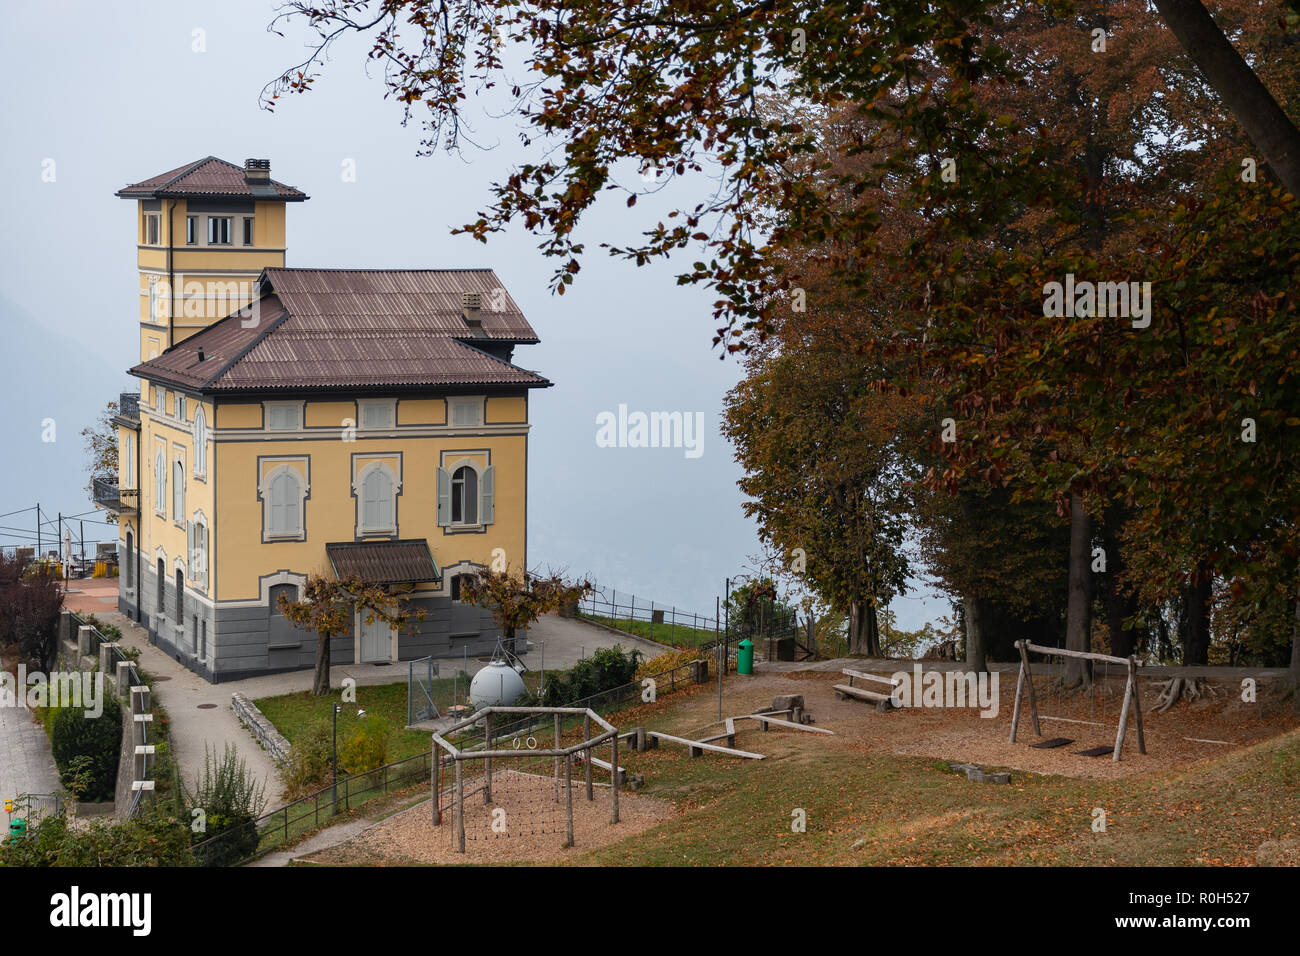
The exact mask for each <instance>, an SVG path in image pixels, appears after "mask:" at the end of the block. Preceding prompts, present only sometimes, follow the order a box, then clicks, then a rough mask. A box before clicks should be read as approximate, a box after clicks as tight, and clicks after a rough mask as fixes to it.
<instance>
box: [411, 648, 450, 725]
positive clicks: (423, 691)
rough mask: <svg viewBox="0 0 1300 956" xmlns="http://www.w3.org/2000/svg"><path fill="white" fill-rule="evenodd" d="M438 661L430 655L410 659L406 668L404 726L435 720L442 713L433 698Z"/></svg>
mask: <svg viewBox="0 0 1300 956" xmlns="http://www.w3.org/2000/svg"><path fill="white" fill-rule="evenodd" d="M437 679H438V662H437V661H435V660H434V659H433V658H432V657H421V658H420V659H419V660H417V661H411V662H410V663H409V664H408V665H407V669H406V726H408V727H409V726H411V725H412V724H415V723H419V722H420V721H422V720H436V719H437V718H439V717H441V716H442V714H441V713H440V712H439V711H438V703H437V701H435V700H434V696H435V691H434V688H435V686H436V685H435V683H434V682H435V681H437Z"/></svg>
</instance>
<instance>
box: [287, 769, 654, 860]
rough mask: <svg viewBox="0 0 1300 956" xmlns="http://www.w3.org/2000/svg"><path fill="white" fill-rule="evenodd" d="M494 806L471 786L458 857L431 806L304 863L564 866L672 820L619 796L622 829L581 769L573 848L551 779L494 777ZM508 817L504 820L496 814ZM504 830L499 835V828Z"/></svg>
mask: <svg viewBox="0 0 1300 956" xmlns="http://www.w3.org/2000/svg"><path fill="white" fill-rule="evenodd" d="M492 776H493V793H492V796H493V801H492V803H490V804H487V805H485V804H484V803H483V802H482V791H479V792H478V793H477V794H474V795H470V791H471V790H473V789H475V788H477V787H478V785H479V784H480V783H481V778H480V779H477V780H473V781H470V780H467V781H466V782H465V790H466V799H465V852H464V853H463V854H462V853H457V852H456V849H455V843H454V842H453V841H454V840H455V832H456V829H455V816H454V814H453V813H451V812H450V811H449V810H444V813H443V825H442V826H440V827H435V826H433V824H432V821H431V812H430V806H429V803H428V801H425V802H423V803H420V804H418V805H416V806H414V807H411V808H410V809H408V810H404V811H403V812H401V813H399V814H397V815H395V816H392V817H390V818H388V819H387V820H384V821H382V822H380V823H378V824H376V825H375V826H373V827H371V828H370V829H368V830H366V831H365V832H363V833H361V834H359V835H358V836H357V837H356V838H354V839H353V840H351V841H349V842H348V843H346V844H344V845H342V846H338V847H333V848H331V849H329V850H323V851H321V852H319V853H315V854H310V855H307V856H305V857H302V858H301V859H303V860H304V861H306V862H310V863H324V864H344V865H358V864H359V865H393V864H397V865H401V864H412V863H415V864H448V863H543V862H558V861H562V860H563V859H564V858H565V856H566V855H567V854H572V853H575V852H581V851H583V850H590V849H593V848H595V847H599V846H604V845H606V844H608V843H614V842H617V841H619V840H624V839H626V838H627V837H629V836H634V835H636V834H638V833H641V832H643V831H645V830H647V829H649V828H650V827H652V826H654V825H655V824H657V823H661V822H662V821H664V820H667V819H670V818H671V817H673V816H674V814H675V811H674V810H673V807H672V804H670V803H668V802H667V801H665V800H658V799H655V798H652V797H642V796H637V795H636V794H632V793H629V792H628V791H626V790H624V791H620V792H619V801H618V803H619V822H618V823H617V824H613V825H611V824H610V822H609V818H610V811H611V800H610V790H609V787H608V786H607V785H606V786H596V787H595V788H594V790H595V792H594V797H595V799H593V800H592V801H590V802H588V801H587V798H586V789H585V786H584V784H583V783H582V772H581V767H576V768H575V774H574V780H573V833H574V847H573V848H572V849H565V848H564V847H563V843H564V838H565V811H564V791H563V787H562V784H561V789H560V800H559V802H556V800H555V786H554V780H553V779H552V778H551V777H550V776H538V775H534V774H528V773H520V772H518V771H514V770H502V771H495V772H494V773H493V775H492ZM500 810H504V811H505V812H504V815H502V814H499V813H498V814H496V816H495V817H494V811H500ZM494 819H496V820H499V821H500V823H499V826H501V825H504V832H500V833H498V832H494V831H493V829H492V822H493V820H494Z"/></svg>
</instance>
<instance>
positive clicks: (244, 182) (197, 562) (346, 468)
mask: <svg viewBox="0 0 1300 956" xmlns="http://www.w3.org/2000/svg"><path fill="white" fill-rule="evenodd" d="M117 195H118V196H120V197H122V198H126V199H132V200H135V201H136V202H137V204H138V207H139V215H138V229H139V235H138V248H139V271H140V299H141V306H140V316H139V330H140V359H141V361H140V364H139V365H136V366H135V367H134V368H132V369H131V370H130V372H131V374H132V375H134V376H136V377H137V378H139V379H140V393H139V394H138V395H124V396H122V402H121V407H120V414H119V416H118V418H117V426H118V449H119V454H118V459H119V475H118V484H117V486H116V487H111V486H108V487H100V488H98V489H97V494H96V497H97V499H98V500H99V502H100V503H101V504H103V505H104V506H105V507H107V508H109V509H110V510H113V511H115V512H117V514H118V515H119V517H120V522H119V527H120V540H119V560H120V565H121V574H120V576H119V582H120V584H119V597H118V605H119V608H120V609H121V610H122V611H123V612H124V613H126V614H127V615H129V616H130V617H132V618H133V619H134V620H137V621H139V622H140V623H141V624H142V625H144V626H145V627H147V628H148V630H149V633H150V636H151V639H152V640H153V641H155V642H156V643H157V645H158V646H159V647H161V648H163V649H165V650H166V651H167V652H168V653H169V654H171V655H172V656H173V657H175V658H176V659H177V660H179V661H181V662H183V663H184V664H185V665H186V666H188V667H190V668H191V669H192V670H194V671H195V672H197V673H199V674H201V675H202V676H203V677H205V678H207V679H208V680H211V681H221V680H231V679H236V678H239V677H245V676H249V675H253V674H264V673H271V672H276V671H285V670H293V669H298V668H306V667H311V666H313V664H314V661H315V653H316V637H315V635H314V634H312V633H310V632H307V631H303V630H299V629H295V628H294V627H293V626H292V625H290V624H289V623H288V621H286V620H285V618H284V617H283V616H282V615H281V614H279V613H278V611H277V600H278V598H279V597H280V595H282V594H283V595H287V596H288V597H290V598H291V599H292V598H294V597H296V596H297V595H298V594H299V593H300V589H301V588H302V586H303V585H304V584H305V583H306V581H307V578H308V576H309V575H327V576H333V575H344V574H349V573H357V574H360V575H361V576H362V577H363V578H364V579H366V580H368V581H373V582H381V583H385V584H388V585H391V586H393V587H394V588H396V589H399V590H402V591H405V592H407V593H408V596H409V597H410V598H411V600H412V601H414V602H416V603H417V604H418V605H420V606H423V607H424V609H425V612H426V616H425V619H424V621H423V622H421V623H420V624H419V625H417V626H415V630H414V632H411V631H409V630H408V631H403V632H401V633H398V632H395V631H393V630H391V629H389V628H388V627H387V625H384V624H383V623H382V622H378V621H376V622H375V623H374V624H372V625H366V624H365V623H364V622H363V621H362V620H360V619H359V618H358V619H357V620H356V621H355V622H354V627H353V630H352V632H351V633H349V634H344V635H338V636H337V637H336V638H335V639H334V641H333V643H332V646H331V657H332V659H333V661H334V662H335V663H355V662H384V661H397V660H409V659H414V658H419V657H424V656H427V655H435V656H455V657H460V656H461V655H462V653H464V652H465V651H466V650H467V651H468V652H469V653H471V654H479V653H482V652H485V651H489V650H491V649H492V647H493V646H494V645H495V642H496V640H497V638H498V636H499V632H498V630H497V629H496V628H495V625H494V623H493V621H492V619H491V616H490V614H489V613H487V612H486V611H484V610H482V609H480V608H477V607H474V606H472V605H468V604H464V603H462V602H461V600H460V579H461V577H462V576H463V575H465V574H467V573H472V572H474V571H477V570H480V569H483V568H485V567H501V566H503V565H505V564H508V565H509V566H510V567H512V568H514V567H526V566H527V505H528V496H527V467H528V429H529V425H528V394H529V390H530V389H533V388H543V387H547V386H549V385H550V382H548V381H547V380H546V379H545V378H542V377H541V376H539V375H537V374H535V373H533V372H531V371H528V370H526V369H523V368H520V367H519V366H517V365H515V364H513V361H512V359H513V352H514V349H515V347H516V346H517V345H523V344H532V343H536V342H537V341H538V339H537V335H536V333H535V332H534V331H533V329H532V327H531V326H530V325H529V324H528V321H527V320H526V319H525V318H524V316H523V314H522V313H521V312H520V310H519V308H518V306H516V305H515V303H514V301H513V300H512V299H511V298H510V296H509V294H508V293H507V292H506V291H505V289H504V288H503V287H502V285H501V282H500V280H498V279H497V277H496V276H495V274H493V272H492V271H491V270H490V269H428V270H408V269H393V270H378V269H357V270H349V269H292V268H288V267H286V266H285V236H286V232H285V228H286V223H285V219H286V216H285V211H286V208H287V204H288V203H291V202H300V201H303V200H305V199H307V196H306V195H305V194H303V193H302V192H300V191H299V190H297V189H295V188H293V187H291V186H286V185H284V184H282V183H279V182H276V181H274V180H272V179H271V178H270V164H269V162H267V161H266V160H252V159H250V160H248V161H247V162H246V163H245V164H244V166H243V167H240V166H236V165H234V164H232V163H227V162H224V161H223V160H220V159H216V158H215V157H208V158H206V159H203V160H199V161H198V162H195V163H191V164H189V165H187V166H184V167H181V168H179V169H176V170H172V171H170V172H168V173H163V174H161V175H159V176H155V177H153V178H152V179H148V180H145V181H144V182H141V183H136V184H134V185H131V186H127V187H125V188H124V189H122V190H120V191H119V192H118V193H117Z"/></svg>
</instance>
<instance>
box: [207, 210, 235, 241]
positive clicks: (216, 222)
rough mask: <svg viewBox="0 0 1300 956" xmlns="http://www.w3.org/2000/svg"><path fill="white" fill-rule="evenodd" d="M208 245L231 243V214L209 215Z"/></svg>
mask: <svg viewBox="0 0 1300 956" xmlns="http://www.w3.org/2000/svg"><path fill="white" fill-rule="evenodd" d="M208 245H210V246H228V245H230V217H229V216H209V217H208Z"/></svg>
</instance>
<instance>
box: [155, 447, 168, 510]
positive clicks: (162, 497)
mask: <svg viewBox="0 0 1300 956" xmlns="http://www.w3.org/2000/svg"><path fill="white" fill-rule="evenodd" d="M153 507H154V510H155V511H157V512H158V514H160V515H162V516H163V517H164V518H165V517H167V456H166V455H165V454H164V453H163V450H162V449H161V448H159V449H158V453H157V454H156V455H154V458H153Z"/></svg>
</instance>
